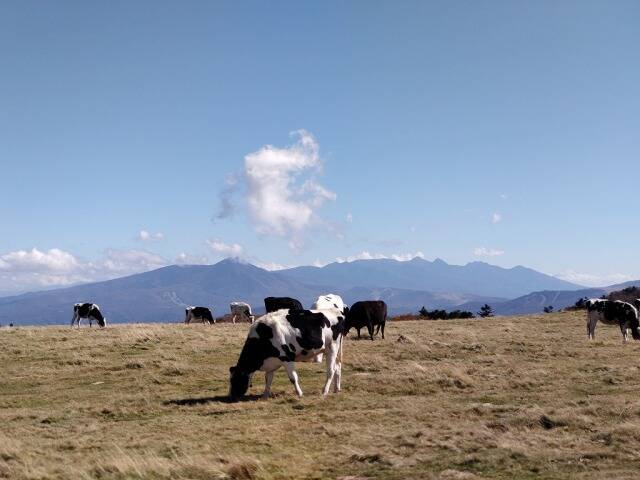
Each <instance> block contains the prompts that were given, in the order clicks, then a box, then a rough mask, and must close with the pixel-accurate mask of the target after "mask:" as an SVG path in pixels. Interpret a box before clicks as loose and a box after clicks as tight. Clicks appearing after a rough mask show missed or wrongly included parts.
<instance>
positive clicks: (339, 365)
mask: <svg viewBox="0 0 640 480" xmlns="http://www.w3.org/2000/svg"><path fill="white" fill-rule="evenodd" d="M343 341H344V337H342V336H341V337H340V338H338V355H337V357H336V368H335V372H336V378H335V380H334V384H333V391H334V393H338V392H339V391H340V380H342V358H341V356H342V355H341V354H340V351H341V350H342V347H343V345H342V342H343Z"/></svg>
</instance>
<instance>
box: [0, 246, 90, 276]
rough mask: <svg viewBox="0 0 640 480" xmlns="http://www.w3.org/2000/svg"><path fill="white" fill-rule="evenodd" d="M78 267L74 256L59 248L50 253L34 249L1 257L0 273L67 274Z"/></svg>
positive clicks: (18, 251)
mask: <svg viewBox="0 0 640 480" xmlns="http://www.w3.org/2000/svg"><path fill="white" fill-rule="evenodd" d="M78 266H79V262H78V260H77V259H76V258H75V257H74V256H73V255H72V254H70V253H69V252H65V251H63V250H60V249H58V248H52V249H51V250H48V251H41V250H38V249H37V248H32V249H31V250H17V251H15V252H9V253H5V254H4V255H0V271H3V272H25V273H30V272H40V273H44V272H52V273H67V272H72V271H74V270H76V269H77V268H78Z"/></svg>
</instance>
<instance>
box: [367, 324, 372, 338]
mask: <svg viewBox="0 0 640 480" xmlns="http://www.w3.org/2000/svg"><path fill="white" fill-rule="evenodd" d="M367 331H368V332H369V337H371V341H373V325H372V324H371V322H369V323H367Z"/></svg>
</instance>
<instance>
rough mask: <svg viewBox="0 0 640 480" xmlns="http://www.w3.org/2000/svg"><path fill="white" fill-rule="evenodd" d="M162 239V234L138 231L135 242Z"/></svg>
mask: <svg viewBox="0 0 640 480" xmlns="http://www.w3.org/2000/svg"><path fill="white" fill-rule="evenodd" d="M162 239H164V234H163V233H162V232H157V233H150V232H148V231H147V230H140V231H139V232H138V235H136V240H139V241H141V242H148V241H150V240H162Z"/></svg>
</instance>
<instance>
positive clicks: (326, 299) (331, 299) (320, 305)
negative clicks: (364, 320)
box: [311, 293, 349, 363]
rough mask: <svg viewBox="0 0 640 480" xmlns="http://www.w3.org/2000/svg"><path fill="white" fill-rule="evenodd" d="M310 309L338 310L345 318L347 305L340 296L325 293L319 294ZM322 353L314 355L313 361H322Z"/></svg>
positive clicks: (347, 309)
mask: <svg viewBox="0 0 640 480" xmlns="http://www.w3.org/2000/svg"><path fill="white" fill-rule="evenodd" d="M311 310H338V311H339V312H341V313H342V316H343V317H345V318H346V316H347V312H348V311H349V307H347V306H346V305H345V304H344V301H343V300H342V297H341V296H340V295H336V294H335V293H327V294H325V295H320V296H319V297H318V298H317V299H316V301H315V302H314V303H313V305H311ZM322 355H323V354H322V353H319V354H318V355H316V356H315V357H314V359H313V362H314V363H322Z"/></svg>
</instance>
